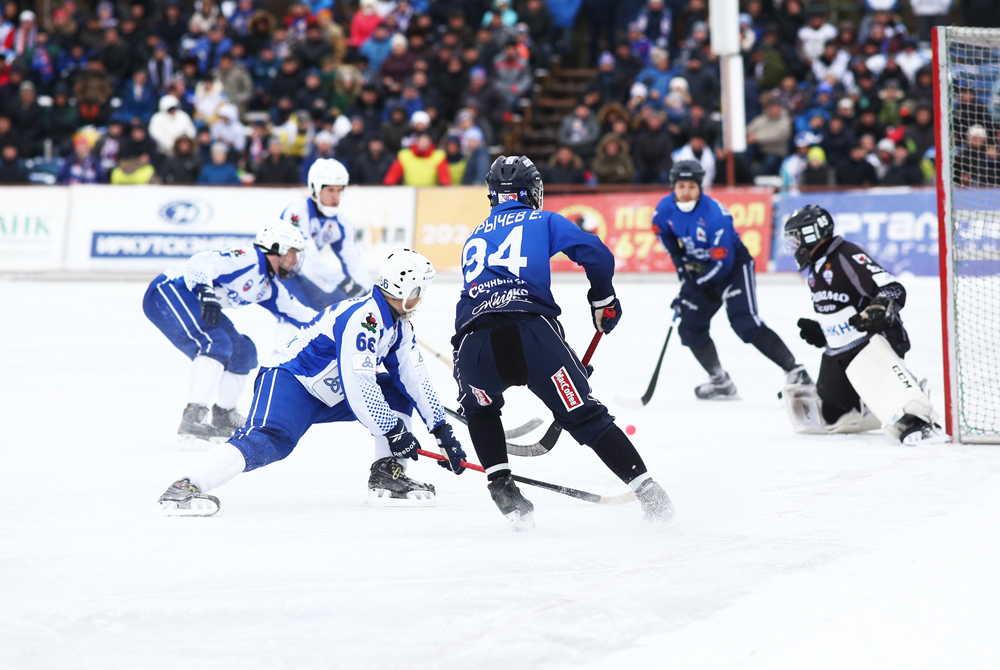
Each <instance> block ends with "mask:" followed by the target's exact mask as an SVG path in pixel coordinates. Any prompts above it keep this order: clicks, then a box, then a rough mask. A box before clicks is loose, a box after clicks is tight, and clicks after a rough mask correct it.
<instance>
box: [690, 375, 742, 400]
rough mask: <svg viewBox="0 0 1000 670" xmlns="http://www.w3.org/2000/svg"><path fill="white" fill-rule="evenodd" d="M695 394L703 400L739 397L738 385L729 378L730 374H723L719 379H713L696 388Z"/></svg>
mask: <svg viewBox="0 0 1000 670" xmlns="http://www.w3.org/2000/svg"><path fill="white" fill-rule="evenodd" d="M694 394H695V395H696V396H698V398H700V399H701V400H715V399H722V400H726V399H735V398H736V397H737V396H736V384H734V383H733V380H732V379H730V378H729V373H728V372H723V373H722V376H721V377H719V378H717V379H716V378H713V379H711V380H709V381H708V382H706V383H704V384H701V385H700V386H696V387H695V389H694Z"/></svg>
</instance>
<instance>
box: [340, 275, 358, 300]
mask: <svg viewBox="0 0 1000 670" xmlns="http://www.w3.org/2000/svg"><path fill="white" fill-rule="evenodd" d="M337 288H339V289H340V290H341V291H343V292H344V293H345V294H346V295H347V297H348V298H356V297H358V296H359V295H361V294H363V293H364V292H365V290H364V289H363V288H361V285H360V284H358V283H357V282H356V281H354V280H353V279H351V278H350V277H344V281H342V282H340V283H339V284H337Z"/></svg>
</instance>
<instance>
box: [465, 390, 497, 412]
mask: <svg viewBox="0 0 1000 670" xmlns="http://www.w3.org/2000/svg"><path fill="white" fill-rule="evenodd" d="M469 388H470V389H472V395H474V396H476V402H478V403H479V404H480V405H481V406H483V407H487V406H489V405H492V404H493V398H491V397H490V396H489V394H487V393H486V391H484V390H483V389H477V388H476V387H475V386H470V387H469Z"/></svg>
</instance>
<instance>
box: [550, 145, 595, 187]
mask: <svg viewBox="0 0 1000 670" xmlns="http://www.w3.org/2000/svg"><path fill="white" fill-rule="evenodd" d="M542 175H543V179H544V181H545V183H547V184H586V183H587V180H586V176H585V175H584V172H583V159H582V158H580V157H579V156H577V155H576V154H575V153H573V149H571V148H570V147H568V146H566V145H562V146H560V147H559V148H558V149H557V150H556V152H555V153H554V154H552V157H551V158H550V159H549V163H548V165H547V166H545V167H544V168H543V169H542Z"/></svg>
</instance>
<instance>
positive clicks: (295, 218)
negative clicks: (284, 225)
mask: <svg viewBox="0 0 1000 670" xmlns="http://www.w3.org/2000/svg"><path fill="white" fill-rule="evenodd" d="M291 224H292V225H293V226H295V227H296V228H298V227H299V215H298V214H292V221H291Z"/></svg>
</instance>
